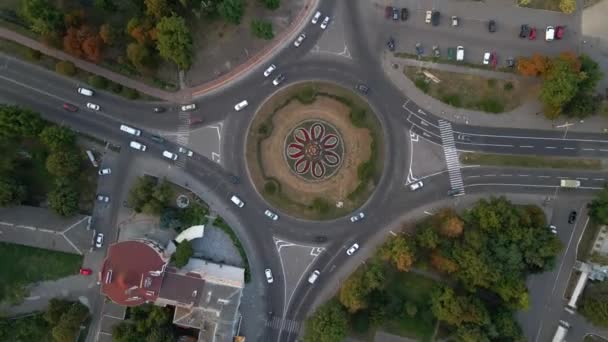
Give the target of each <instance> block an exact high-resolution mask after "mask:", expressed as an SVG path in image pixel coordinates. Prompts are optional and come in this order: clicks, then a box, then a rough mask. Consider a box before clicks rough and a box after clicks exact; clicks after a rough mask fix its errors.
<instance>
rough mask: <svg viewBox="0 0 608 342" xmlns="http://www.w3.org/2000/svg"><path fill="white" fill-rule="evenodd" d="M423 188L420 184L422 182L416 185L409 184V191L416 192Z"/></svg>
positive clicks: (422, 184)
mask: <svg viewBox="0 0 608 342" xmlns="http://www.w3.org/2000/svg"><path fill="white" fill-rule="evenodd" d="M423 186H424V183H422V181H418V182H416V183H412V184H410V190H412V191H416V190H418V189H420V188H422V187H423Z"/></svg>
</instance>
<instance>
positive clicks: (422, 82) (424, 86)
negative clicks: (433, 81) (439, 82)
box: [414, 77, 431, 94]
mask: <svg viewBox="0 0 608 342" xmlns="http://www.w3.org/2000/svg"><path fill="white" fill-rule="evenodd" d="M414 84H415V85H416V88H418V89H420V90H422V91H423V92H424V93H425V94H426V93H428V92H429V90H430V88H431V85H430V84H429V83H428V82H427V81H426V79H425V78H424V77H418V78H416V80H414Z"/></svg>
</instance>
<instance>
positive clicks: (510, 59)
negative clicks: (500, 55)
mask: <svg viewBox="0 0 608 342" xmlns="http://www.w3.org/2000/svg"><path fill="white" fill-rule="evenodd" d="M507 66H508V67H509V68H513V67H515V58H513V57H508V58H507Z"/></svg>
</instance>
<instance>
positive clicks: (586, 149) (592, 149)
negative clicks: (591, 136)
mask: <svg viewBox="0 0 608 342" xmlns="http://www.w3.org/2000/svg"><path fill="white" fill-rule="evenodd" d="M583 151H595V149H594V148H584V149H583Z"/></svg>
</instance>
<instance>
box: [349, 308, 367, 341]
mask: <svg viewBox="0 0 608 342" xmlns="http://www.w3.org/2000/svg"><path fill="white" fill-rule="evenodd" d="M350 326H351V328H352V329H353V331H355V332H356V333H357V334H361V335H362V334H365V333H366V332H367V331H368V330H369V312H367V311H366V310H360V311H357V312H356V313H355V314H353V315H352V316H351V320H350Z"/></svg>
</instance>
